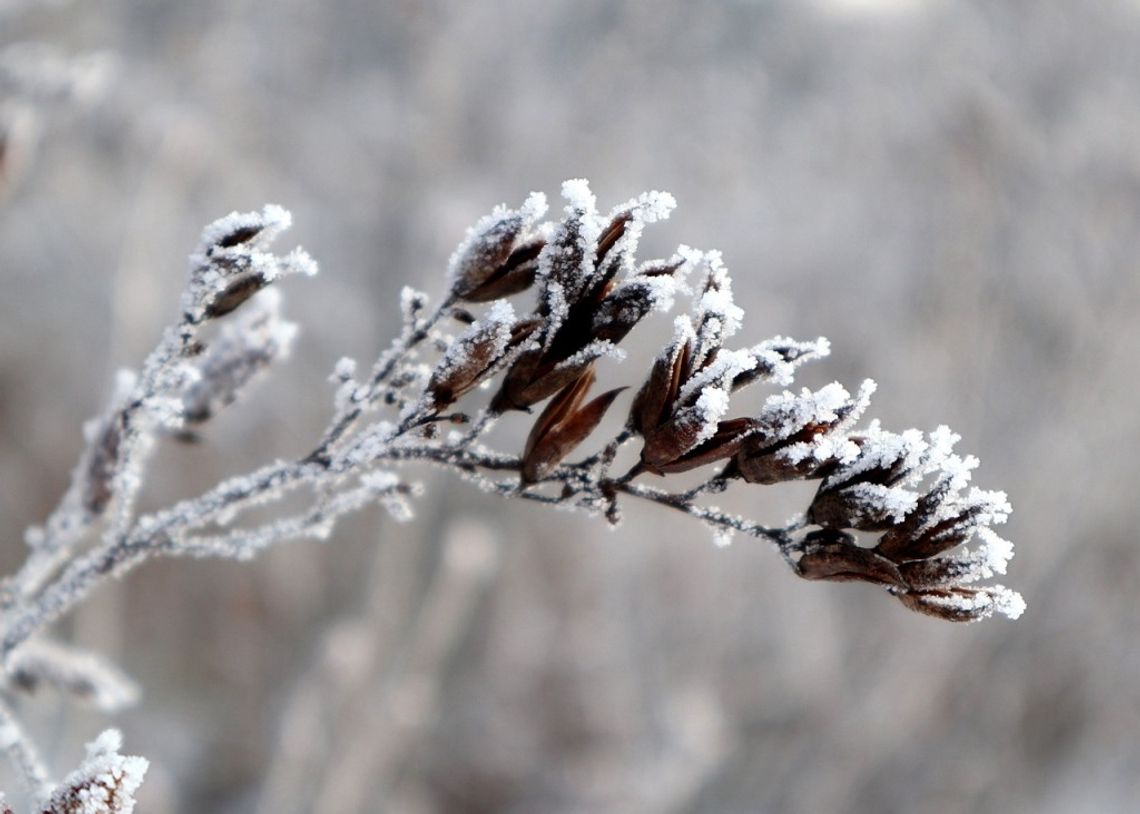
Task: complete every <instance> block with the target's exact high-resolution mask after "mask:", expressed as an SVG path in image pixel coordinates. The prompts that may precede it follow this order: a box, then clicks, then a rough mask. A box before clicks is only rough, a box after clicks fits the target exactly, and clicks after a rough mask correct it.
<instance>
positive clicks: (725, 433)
mask: <svg viewBox="0 0 1140 814" xmlns="http://www.w3.org/2000/svg"><path fill="white" fill-rule="evenodd" d="M755 428H756V420H755V419H752V418H732V419H729V420H727V421H721V422H720V423H718V424H717V429H716V432H715V433H714V434H713V436H712V438H709V439H708V440H706V441H704V442H702V443H700V444H698V445H697V446H695V447H693V448H692V449H690V450H689V451H688V452H685V453H684V454H683V455H681V456H679V457H677V458H674V459H673V460H671V461H668V462H666V463H658V464H655V465H654V466H653V467H652V471H655V472H657V473H658V474H661V475H670V474H673V473H676V472H688V471H689V470H690V469H697V468H698V467H702V466H705V465H706V464H711V463H716V462H717V461H723V460H725V459H726V458H731V457H732V456H733V455H734V454H736V451H737V450H739V449H740V447H741V445H742V444H743V443H744V442H745V441H746V440H747V438H748V436H749V434H750V433H751V432H753V431H754V430H755Z"/></svg>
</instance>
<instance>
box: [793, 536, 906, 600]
mask: <svg viewBox="0 0 1140 814" xmlns="http://www.w3.org/2000/svg"><path fill="white" fill-rule="evenodd" d="M804 547H805V550H806V553H805V554H804V555H803V556H802V557H800V559H799V561H798V562H797V563H796V573H798V574H799V575H800V576H801V577H803V578H804V579H825V580H832V581H838V582H843V581H850V580H858V581H860V582H873V583H878V584H880V585H890V586H895V587H906V581H905V580H904V579H903V577H902V574H900V573H899V569H898V566H896V565H895V564H894V563H893V562H891V561H890V560H888V559H886V558H884V557H880V556H879V555H878V554H876V553H875V552H874V551H872V550H870V549H868V548H861V547H860V546H858V545H856V543H855V538H854V537H852V536H851V535H850V534H844V533H843V532H839V531H835V530H832V529H824V530H822V531H816V532H812V533H811V534H809V535H808V536H807V537H806V538H805V539H804Z"/></svg>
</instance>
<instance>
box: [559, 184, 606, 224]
mask: <svg viewBox="0 0 1140 814" xmlns="http://www.w3.org/2000/svg"><path fill="white" fill-rule="evenodd" d="M562 197H563V198H565V199H566V202H567V204H568V205H567V207H566V214H567V215H573V214H575V210H577V211H580V212H586V213H590V212H594V211H596V210H597V208H598V199H597V198H596V197H595V196H594V193H593V192H591V191H590V182H589V181H587V180H586V179H585V178H571V179H569V180H567V181H563V182H562Z"/></svg>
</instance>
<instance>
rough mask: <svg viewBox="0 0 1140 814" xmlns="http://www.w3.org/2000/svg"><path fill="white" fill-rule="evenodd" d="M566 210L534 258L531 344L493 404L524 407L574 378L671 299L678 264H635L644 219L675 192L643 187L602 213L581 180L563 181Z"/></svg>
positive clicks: (655, 215)
mask: <svg viewBox="0 0 1140 814" xmlns="http://www.w3.org/2000/svg"><path fill="white" fill-rule="evenodd" d="M562 194H563V196H564V197H565V198H566V200H567V202H568V203H567V206H566V209H565V213H566V214H565V217H564V218H563V220H562V221H561V222H560V223H559V224H558V225H557V226H556V227H555V228H554V231H553V233H552V235H551V238H550V240H549V241H548V242H547V243H546V245H545V246H544V247H543V248H542V251H541V253H540V254H539V257H538V279H539V280H540V285H541V290H540V292H539V307H538V317H539V318H540V319H541V320H542V321H541V323H540V325H539V329H538V330H537V331H536V333H535V340H536V343H537V345H536V347H534V348H531V349H529V350H527V351H525V352H523V353H521V354H520V355H519V357H518V358H517V359H516V360H515V362H514V364H512V366H511V368H510V370H509V371H508V372H507V375H506V376H505V377H504V380H503V384H502V386H501V387H500V388H499V391H498V392H497V393H496V395H495V397H494V399H493V400H492V402H491V409H492V410H495V411H497V412H502V411H505V410H526V409H529V408H530V407H531V406H532V405H534V404H537V403H538V402H540V401H542V400H543V399H546V398H549V397H550V396H552V395H554V394H555V393H557V392H558V391H559V390H561V389H562V388H564V387H566V386H568V385H570V384H572V383H574V382H575V381H577V380H578V379H579V378H580V377H581V376H582V375H584V373H585V371H586V369H587V368H588V367H589V366H590V365H591V364H593V363H594V362H595V361H596V360H598V359H600V358H601V357H603V356H607V355H609V356H614V355H618V354H619V351H618V350H617V347H616V345H617V343H618V342H620V341H621V340H622V339H624V338H625V336H626V335H627V334H628V333H629V331H630V330H632V329H633V327H634V325H636V324H637V322H639V321H640V320H641V319H642V318H643V317H644V316H645V315H647V314H648V313H650V312H651V311H654V310H664V309H666V308H668V307H669V306H670V305H671V303H672V298H673V294H674V291H675V290H676V287H677V282H676V280H675V279H674V277H673V275H674V273H675V272H677V271H678V270H679V269H680V268H681V266H682V265H683V263H682V261H681V260H677V261H676V262H657V263H653V264H649V265H646V266H643V267H641V268H640V269H638V268H637V267H636V265H635V263H634V253H635V251H636V248H637V242H638V239H639V238H640V235H641V231H642V229H643V227H644V225H645V224H647V223H652V222H654V221H656V220H660V219H662V218H664V217H667V215H668V213H669V211H670V210H671V209H672V206H673V199H672V196H670V195H668V193H664V192H648V193H645V194H644V195H642V196H640V197H638V198H636V199H634V200H632V201H629V202H628V203H626V204H624V205H622V206H620V207H618V208H617V209H615V210H614V212H613V213H612V214H611V216H610V219H609V221H608V222H607V221H604V220H603V219H602V218H600V217H599V215H598V213H597V208H596V204H595V200H594V195H593V193H591V192H590V188H589V185H587V184H586V182H585V181H582V180H571V181H567V182H566V183H565V184H563V186H562Z"/></svg>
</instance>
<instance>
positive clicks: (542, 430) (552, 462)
mask: <svg viewBox="0 0 1140 814" xmlns="http://www.w3.org/2000/svg"><path fill="white" fill-rule="evenodd" d="M594 380H595V375H594V371H593V369H592V368H590V369H588V370H587V371H586V372H585V373H584V374H582V375H581V376H580V377H579V378H578V379H577V380H576V381H574V382H572V383H570V384H568V385H566V387H564V388H563V389H562V390H561V391H560V392H559V393H558V395H556V396H555V397H554V398H552V399H551V400H550V404H548V405H547V406H546V409H545V410H543V411H542V413H541V414H540V415H539V417H538V420H537V421H535V423H534V427H533V428H532V429H531V431H530V434H529V436H528V437H527V440H526V446H525V448H524V450H523V458H522V460H523V463H522V479H523V482H524V483H536V482H538V481H540V480H542V479H543V478H544V477H546V475H547V474H549V473H550V471H551V470H552V469H554V467H556V466H557V465H558V464H559V463H561V461H562V460H563V459H564V458H565V457H566V456H567V455H569V454H570V453H571V452H572V451H573V450H574V449H575V448H576V447H577V446H578V445H579V444H581V443H582V441H584V440H586V437H587V436H588V435H589V434H590V433H591V432H593V431H594V429H595V428H596V427H597V426H598V424H599V423H600V422H601V420H602V418H603V416H605V414H606V411H607V410H608V409H609V408H610V405H611V404H613V401H614V399H615V398H617V395H618V394H619V393H621V391H622V390H624V389H625V388H624V387H619V388H616V389H614V390H609V391H607V392H605V393H603V394H602V395H600V396H598V397H597V398H595V399H594V400H593V401H591V402H590V403H589V404H587V405H586V406H585V407H581V406H580V405H581V404H582V401H583V400H584V399H585V397H586V394H587V393H588V392H589V390H590V388H591V387H592V386H593V384H594Z"/></svg>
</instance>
